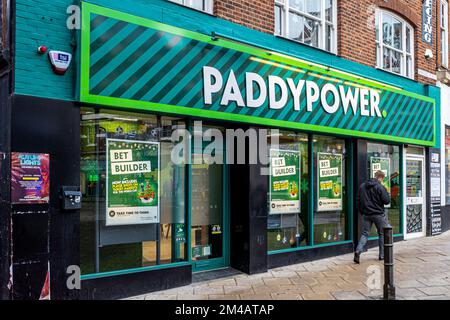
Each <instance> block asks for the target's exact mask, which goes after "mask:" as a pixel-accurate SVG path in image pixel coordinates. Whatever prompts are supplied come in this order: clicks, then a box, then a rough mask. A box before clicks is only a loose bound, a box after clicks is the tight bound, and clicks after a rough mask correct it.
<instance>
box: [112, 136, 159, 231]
mask: <svg viewBox="0 0 450 320" xmlns="http://www.w3.org/2000/svg"><path fill="white" fill-rule="evenodd" d="M106 145H107V150H106V163H107V175H106V185H107V192H106V219H105V220H106V225H107V226H116V225H133V224H149V223H159V197H160V194H159V184H160V183H159V179H160V177H159V143H156V142H147V141H131V140H117V139H107V141H106Z"/></svg>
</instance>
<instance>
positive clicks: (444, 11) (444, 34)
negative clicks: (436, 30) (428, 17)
mask: <svg viewBox="0 0 450 320" xmlns="http://www.w3.org/2000/svg"><path fill="white" fill-rule="evenodd" d="M441 64H442V66H444V67H446V68H448V2H447V1H446V0H441Z"/></svg>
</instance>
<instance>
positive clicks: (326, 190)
mask: <svg viewBox="0 0 450 320" xmlns="http://www.w3.org/2000/svg"><path fill="white" fill-rule="evenodd" d="M317 161H318V162H317V163H318V167H319V168H318V170H317V174H318V183H317V188H318V189H319V190H318V195H319V196H318V201H317V211H339V210H342V154H331V153H320V152H319V153H317Z"/></svg>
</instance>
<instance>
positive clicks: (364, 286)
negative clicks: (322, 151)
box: [128, 232, 450, 300]
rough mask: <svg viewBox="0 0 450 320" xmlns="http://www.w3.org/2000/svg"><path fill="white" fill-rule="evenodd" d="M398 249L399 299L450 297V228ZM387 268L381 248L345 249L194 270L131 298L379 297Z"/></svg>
mask: <svg viewBox="0 0 450 320" xmlns="http://www.w3.org/2000/svg"><path fill="white" fill-rule="evenodd" d="M394 254H395V261H394V268H395V270H394V280H395V287H396V296H397V299H398V300H424V299H439V300H450V232H446V233H444V234H442V235H440V236H437V237H427V238H420V239H414V240H407V241H401V242H396V243H395V245H394ZM383 270H384V266H383V263H382V262H380V261H378V248H373V249H370V250H369V251H368V252H366V253H364V254H363V255H362V256H361V264H355V263H354V262H353V254H345V255H341V256H337V257H332V258H328V259H321V260H318V261H312V262H305V263H300V264H295V265H290V266H285V267H281V268H275V269H272V270H269V271H268V272H265V273H261V274H255V275H247V274H243V273H241V272H236V271H233V272H232V271H229V272H227V271H224V275H225V276H224V277H220V278H219V279H211V277H210V275H208V274H206V273H205V274H195V279H196V281H195V282H194V283H193V284H191V285H188V286H183V287H180V288H174V289H170V290H163V291H159V292H151V293H147V294H144V295H140V296H135V297H130V298H128V299H130V300H175V299H178V300H208V299H210V300H224V299H225V300H302V299H304V300H360V299H370V300H376V299H382V296H383V290H382V286H383V281H384V280H383ZM369 277H371V278H369ZM377 285H378V286H379V287H378V288H377Z"/></svg>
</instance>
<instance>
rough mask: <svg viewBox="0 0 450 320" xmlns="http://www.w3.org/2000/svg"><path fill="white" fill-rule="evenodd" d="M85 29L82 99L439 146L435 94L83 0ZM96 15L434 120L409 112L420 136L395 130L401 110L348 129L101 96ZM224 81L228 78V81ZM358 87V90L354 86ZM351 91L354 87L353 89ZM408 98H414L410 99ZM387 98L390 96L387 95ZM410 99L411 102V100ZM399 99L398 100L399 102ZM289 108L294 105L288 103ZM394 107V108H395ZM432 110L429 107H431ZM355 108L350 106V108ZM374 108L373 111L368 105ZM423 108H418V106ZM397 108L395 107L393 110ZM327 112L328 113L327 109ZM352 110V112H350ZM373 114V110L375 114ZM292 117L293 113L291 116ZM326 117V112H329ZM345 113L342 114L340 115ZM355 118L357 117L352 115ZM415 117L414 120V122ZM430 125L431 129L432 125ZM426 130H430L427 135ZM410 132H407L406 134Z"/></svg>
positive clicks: (327, 123) (408, 124)
mask: <svg viewBox="0 0 450 320" xmlns="http://www.w3.org/2000/svg"><path fill="white" fill-rule="evenodd" d="M82 13H83V14H82V32H81V52H80V55H81V75H80V101H81V102H86V103H92V104H98V105H105V106H114V107H121V108H127V109H135V110H146V111H152V112H159V113H166V114H177V115H185V116H196V117H203V118H209V119H217V120H227V121H236V122H245V123H251V124H255V125H263V126H274V127H280V128H290V129H299V130H306V131H311V132H320V133H330V134H338V135H344V136H358V137H362V138H369V139H377V140H385V141H393V142H397V143H409V144H417V145H423V146H434V145H435V144H436V127H437V126H436V121H437V118H436V116H437V115H436V102H435V100H434V99H433V98H430V97H427V96H422V95H418V94H416V93H413V92H408V91H405V90H401V89H399V88H396V87H393V86H391V85H387V84H383V83H381V82H377V81H374V80H370V79H365V78H362V77H359V76H356V75H352V74H350V73H347V72H343V71H339V70H335V69H332V68H328V67H325V66H322V65H318V64H315V63H312V62H308V61H304V60H301V59H298V58H295V57H291V56H287V55H284V54H281V53H278V52H273V51H269V50H263V49H261V48H256V47H252V46H249V45H246V44H242V43H238V42H234V41H229V40H224V39H217V38H212V37H211V36H208V35H204V34H200V33H197V32H193V31H189V30H184V29H181V28H177V27H174V26H171V25H166V24H162V23H159V22H156V21H153V20H149V19H147V18H142V17H138V16H134V15H131V14H128V13H123V12H119V11H116V10H112V9H109V8H105V7H101V6H97V5H93V4H89V3H86V2H83V3H82ZM92 15H100V16H103V17H104V18H105V17H106V18H111V19H116V20H119V21H121V22H126V23H129V24H133V25H136V26H141V27H145V28H149V29H154V30H158V31H160V32H161V33H170V34H172V35H176V36H179V37H183V38H186V39H191V40H194V41H198V42H201V43H203V44H205V45H208V46H213V47H218V48H223V49H225V50H226V49H229V50H234V51H236V52H238V53H244V54H247V55H251V56H252V58H253V59H254V60H255V61H262V63H265V64H268V65H271V66H272V67H280V68H283V69H291V71H294V72H297V73H304V74H308V77H315V79H325V80H326V81H329V82H330V83H341V84H342V85H343V86H347V87H351V88H361V89H367V90H369V91H377V92H385V93H386V94H389V96H390V100H389V103H388V105H394V103H392V101H393V100H395V99H394V97H397V99H398V100H400V102H401V101H403V105H402V106H400V107H399V109H398V110H400V109H402V108H404V109H407V110H408V111H412V110H415V109H417V108H418V107H419V106H420V107H421V112H420V113H421V114H420V115H421V116H427V117H428V118H429V120H430V121H423V122H424V123H426V124H424V126H426V127H423V128H420V129H417V130H416V128H417V126H414V125H413V124H416V123H415V122H414V121H417V119H422V117H420V116H417V115H416V116H415V117H413V116H410V117H409V118H406V119H404V123H403V125H402V127H403V129H402V132H403V131H405V130H406V131H407V132H408V133H409V131H410V130H412V132H416V131H417V134H419V133H420V134H422V135H421V136H422V137H424V138H423V139H417V138H411V137H410V136H411V134H412V132H411V134H409V135H406V136H408V137H406V136H402V135H399V134H398V133H397V132H396V130H397V129H398V130H400V128H393V127H392V125H393V124H394V123H396V120H398V116H399V115H398V114H400V113H402V112H395V113H393V112H392V113H391V114H390V115H389V116H390V118H389V119H386V120H385V121H384V122H383V119H385V118H387V117H388V115H387V114H386V113H385V110H383V115H382V117H379V118H375V119H370V121H369V120H368V121H367V122H366V123H364V125H361V127H358V129H357V130H355V129H349V128H347V127H344V128H342V127H333V126H332V125H330V123H331V124H334V125H336V123H337V122H339V121H336V120H338V119H333V120H327V121H323V122H321V123H320V124H317V123H314V122H313V121H309V120H311V119H306V120H307V121H305V122H301V121H304V120H305V119H303V117H302V119H301V121H300V120H298V119H293V120H291V119H289V120H286V119H283V120H280V119H274V118H271V117H272V115H273V111H274V110H270V111H268V112H267V114H268V115H267V116H266V117H262V116H259V115H254V114H252V115H247V114H245V113H246V112H239V111H233V113H231V112H224V111H217V110H210V109H207V108H204V107H202V106H198V105H197V106H196V107H191V106H180V105H175V104H167V103H161V102H151V101H145V100H133V99H128V98H123V97H114V96H111V95H99V94H95V93H92V92H91V90H90V85H91V84H90V71H91V70H90V68H91V65H90V63H91V62H90V59H91V52H90V50H91V42H90V41H91V40H90V37H91V16H92ZM224 81H225V79H224ZM354 90H356V89H354ZM349 91H351V90H349ZM408 98H409V99H408ZM386 99H387V98H386ZM406 101H409V103H406ZM394 102H396V101H394ZM286 108H289V107H288V106H286ZM392 108H394V107H392ZM428 108H429V111H428ZM350 109H351V108H350ZM369 109H371V108H370V107H369ZM417 110H418V109H417ZM394 111H395V110H394ZM322 113H324V112H322ZM349 113H351V111H349ZM372 114H373V112H372ZM289 115H290V114H289ZM325 115H327V114H325ZM341 117H342V116H341ZM353 118H354V119H353ZM353 118H351V120H349V122H348V123H355V120H356V122H359V121H363V120H364V118H363V117H362V116H359V115H358V114H356V115H354V117H353ZM411 121H412V122H411ZM381 122H382V123H387V126H388V127H389V129H390V130H388V131H389V132H388V134H385V133H384V132H385V131H384V130H383V131H380V130H378V131H377V132H369V131H368V128H370V127H371V126H374V127H377V126H381V125H380V124H379V123H381ZM430 126H431V127H430ZM423 132H426V133H427V134H426V135H425V136H426V137H425V136H424V135H423ZM405 133H406V132H405Z"/></svg>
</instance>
